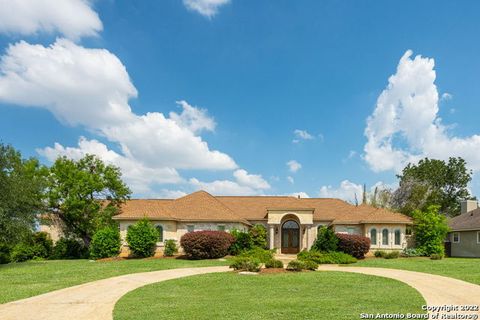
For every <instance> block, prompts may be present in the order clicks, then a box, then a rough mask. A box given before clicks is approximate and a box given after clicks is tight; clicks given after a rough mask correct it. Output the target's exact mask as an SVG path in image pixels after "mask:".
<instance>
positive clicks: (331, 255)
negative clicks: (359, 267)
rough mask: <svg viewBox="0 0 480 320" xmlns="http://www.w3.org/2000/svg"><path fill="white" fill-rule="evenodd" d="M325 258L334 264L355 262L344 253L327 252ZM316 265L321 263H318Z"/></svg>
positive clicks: (354, 259)
mask: <svg viewBox="0 0 480 320" xmlns="http://www.w3.org/2000/svg"><path fill="white" fill-rule="evenodd" d="M325 257H326V258H328V259H329V260H331V261H333V263H334V264H351V263H356V262H357V259H356V258H355V257H352V256H351V255H349V254H348V253H344V252H328V253H326V254H325ZM318 263H322V262H320V261H318Z"/></svg>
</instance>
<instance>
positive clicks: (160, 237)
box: [155, 225, 163, 242]
mask: <svg viewBox="0 0 480 320" xmlns="http://www.w3.org/2000/svg"><path fill="white" fill-rule="evenodd" d="M155 228H157V231H158V242H163V227H162V226H160V225H159V226H156V227H155Z"/></svg>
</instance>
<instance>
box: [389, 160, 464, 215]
mask: <svg viewBox="0 0 480 320" xmlns="http://www.w3.org/2000/svg"><path fill="white" fill-rule="evenodd" d="M397 177H398V178H399V179H400V187H399V189H400V191H399V192H400V194H399V195H397V199H398V198H401V199H402V200H401V201H397V204H400V205H401V207H399V209H400V211H402V212H404V211H406V210H411V209H412V208H415V209H416V208H418V209H424V210H425V209H426V208H428V207H429V206H430V205H439V206H440V212H441V213H444V214H446V215H449V216H456V215H458V214H459V213H460V200H463V199H470V198H471V195H470V193H469V191H468V189H467V185H468V183H469V182H470V181H471V180H472V171H471V170H469V169H467V163H466V162H465V160H463V159H462V158H460V157H458V158H450V159H449V160H448V162H445V161H443V160H436V159H429V158H425V159H423V160H420V161H419V162H418V164H416V165H415V164H408V165H407V166H406V167H405V168H404V169H403V171H402V174H400V175H398V176H397ZM400 195H401V196H400ZM405 213H407V214H408V212H405ZM410 214H411V212H410Z"/></svg>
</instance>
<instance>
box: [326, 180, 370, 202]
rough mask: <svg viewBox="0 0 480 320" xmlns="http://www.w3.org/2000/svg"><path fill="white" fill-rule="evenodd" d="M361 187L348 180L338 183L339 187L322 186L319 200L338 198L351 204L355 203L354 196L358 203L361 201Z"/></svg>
mask: <svg viewBox="0 0 480 320" xmlns="http://www.w3.org/2000/svg"><path fill="white" fill-rule="evenodd" d="M362 194H363V186H362V185H361V184H356V183H353V182H351V181H349V180H343V181H342V182H340V186H338V187H333V186H330V185H329V186H322V187H321V188H320V194H319V195H320V197H321V198H338V199H342V200H345V201H348V202H351V203H354V202H355V196H356V197H357V200H358V202H359V203H360V202H361V201H362Z"/></svg>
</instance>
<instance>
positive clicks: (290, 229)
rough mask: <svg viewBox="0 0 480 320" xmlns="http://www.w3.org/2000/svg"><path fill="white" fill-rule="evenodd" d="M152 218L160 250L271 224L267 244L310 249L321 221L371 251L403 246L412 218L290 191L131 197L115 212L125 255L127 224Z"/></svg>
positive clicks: (282, 250) (288, 249)
mask: <svg viewBox="0 0 480 320" xmlns="http://www.w3.org/2000/svg"><path fill="white" fill-rule="evenodd" d="M142 218H148V219H149V220H151V221H152V223H153V224H154V225H155V226H156V227H157V228H158V230H159V232H160V237H159V242H158V243H157V253H161V252H162V251H163V243H164V241H165V240H167V239H173V240H176V241H177V242H179V241H180V238H181V237H182V235H184V234H185V233H187V232H192V231H199V230H225V231H230V230H232V229H237V230H245V231H246V230H248V229H249V228H250V227H251V226H252V225H254V224H262V225H263V226H265V227H266V229H267V238H268V245H269V247H270V248H272V249H273V248H276V249H277V251H278V252H279V253H287V254H294V253H298V252H299V251H301V250H303V249H309V248H310V247H311V246H312V244H313V242H314V240H315V239H316V237H317V230H318V228H319V227H321V226H332V227H333V228H334V229H335V231H336V232H344V233H350V234H358V235H363V236H366V237H369V238H370V239H371V243H372V245H371V249H372V250H378V249H380V250H401V249H403V248H405V247H406V246H407V242H408V241H407V240H408V238H409V233H410V228H409V226H410V225H411V224H412V220H411V219H410V218H409V217H407V216H405V215H403V214H400V213H395V212H391V211H389V210H385V209H379V208H374V207H372V206H369V205H358V206H355V205H352V204H349V203H347V202H345V201H342V200H339V199H330V198H299V197H291V196H213V195H211V194H209V193H208V192H205V191H197V192H194V193H191V194H189V195H186V196H184V197H181V198H178V199H132V200H128V201H126V202H125V203H124V204H123V205H122V206H121V208H120V212H119V214H117V215H116V216H114V219H115V220H117V221H118V222H119V224H120V233H121V237H122V240H123V248H122V255H128V245H127V243H126V241H125V238H126V234H127V229H128V227H129V226H130V225H132V224H134V223H135V222H136V221H138V220H139V219H142Z"/></svg>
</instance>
